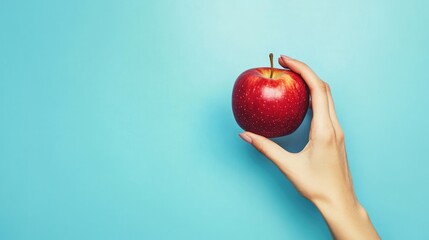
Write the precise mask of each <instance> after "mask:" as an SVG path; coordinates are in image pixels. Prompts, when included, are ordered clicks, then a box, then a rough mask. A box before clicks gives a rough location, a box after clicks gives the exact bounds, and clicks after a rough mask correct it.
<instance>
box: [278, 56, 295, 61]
mask: <svg viewBox="0 0 429 240" xmlns="http://www.w3.org/2000/svg"><path fill="white" fill-rule="evenodd" d="M280 56H281V57H282V59H283V60H293V58H291V57H288V56H286V55H280Z"/></svg>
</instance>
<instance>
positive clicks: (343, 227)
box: [313, 197, 380, 239]
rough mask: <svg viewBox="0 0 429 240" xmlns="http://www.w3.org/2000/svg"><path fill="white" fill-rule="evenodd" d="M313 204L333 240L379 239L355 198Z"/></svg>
mask: <svg viewBox="0 0 429 240" xmlns="http://www.w3.org/2000/svg"><path fill="white" fill-rule="evenodd" d="M334 200H335V201H334ZM313 203H314V204H315V205H316V207H317V208H318V209H319V211H320V213H321V214H322V216H323V218H324V219H325V221H326V223H327V224H328V225H329V228H330V229H331V232H332V233H333V235H334V238H335V239H380V238H379V236H378V234H377V232H376V231H375V228H374V226H373V225H372V223H371V220H370V219H369V215H368V213H367V212H366V210H365V208H364V207H363V206H362V205H361V204H360V203H359V201H358V200H357V199H356V198H355V197H353V198H352V199H349V200H345V199H343V200H341V199H330V200H324V201H321V200H317V201H313Z"/></svg>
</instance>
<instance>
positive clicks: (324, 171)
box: [240, 56, 380, 240]
mask: <svg viewBox="0 0 429 240" xmlns="http://www.w3.org/2000/svg"><path fill="white" fill-rule="evenodd" d="M279 63H280V64H281V65H282V66H283V67H287V68H290V69H291V70H292V71H294V72H296V73H298V74H300V75H301V76H302V78H303V79H304V80H305V82H306V83H307V85H308V87H309V89H310V92H311V97H312V108H313V119H312V122H311V128H310V137H309V142H308V144H307V145H306V146H305V148H304V149H303V150H302V151H301V152H299V153H290V152H288V151H286V150H284V149H283V148H282V147H280V146H279V145H277V144H276V143H274V142H273V141H271V140H269V139H267V138H265V137H262V136H259V135H257V134H254V133H251V132H244V133H242V134H240V136H241V137H242V138H243V139H244V140H245V141H247V142H249V143H250V144H252V145H253V146H254V147H255V148H256V149H258V150H259V151H260V152H261V153H262V154H264V155H265V156H266V157H267V158H269V159H270V160H271V161H273V163H274V164H276V165H277V166H278V167H279V169H280V170H281V171H282V172H283V173H284V174H285V175H286V177H288V178H289V180H290V181H291V182H292V183H293V184H294V186H295V187H296V188H297V190H298V191H299V192H300V193H301V194H302V195H303V196H304V197H306V198H307V199H309V200H310V201H311V202H313V203H314V204H315V205H316V207H317V208H318V209H319V211H320V212H321V214H322V215H323V217H324V219H325V221H326V222H327V224H328V226H329V229H330V230H331V233H332V235H333V236H334V238H335V239H347V240H349V239H380V237H379V236H378V234H377V232H376V230H375V228H374V226H373V225H372V223H371V221H370V219H369V217H368V214H367V212H366V211H365V209H364V208H363V207H362V206H361V204H360V203H359V201H358V199H357V198H356V195H355V193H354V190H353V183H352V179H351V175H350V171H349V167H348V164H347V155H346V149H345V145H344V134H343V131H342V129H341V127H340V124H339V122H338V119H337V116H336V113H335V108H334V102H333V100H332V95H331V90H330V88H329V85H328V84H326V83H325V82H323V81H322V80H320V78H319V77H318V76H317V75H316V74H315V73H314V72H313V71H312V70H311V69H310V68H309V67H308V66H307V65H306V64H304V63H302V62H300V61H298V60H295V59H291V58H289V57H286V56H282V57H281V58H279Z"/></svg>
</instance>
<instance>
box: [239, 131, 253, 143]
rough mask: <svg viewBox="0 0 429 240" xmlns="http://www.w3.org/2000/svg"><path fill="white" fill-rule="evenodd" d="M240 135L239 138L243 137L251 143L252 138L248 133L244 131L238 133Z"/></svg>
mask: <svg viewBox="0 0 429 240" xmlns="http://www.w3.org/2000/svg"><path fill="white" fill-rule="evenodd" d="M240 137H241V139H243V140H244V141H246V142H247V143H250V144H252V138H251V137H250V136H249V135H247V134H246V133H245V132H244V133H240Z"/></svg>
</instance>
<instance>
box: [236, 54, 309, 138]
mask: <svg viewBox="0 0 429 240" xmlns="http://www.w3.org/2000/svg"><path fill="white" fill-rule="evenodd" d="M270 61H271V68H269V67H260V68H253V69H249V70H247V71H245V72H243V73H242V74H241V75H240V76H238V78H237V80H236V81H235V84H234V89H233V92H232V110H233V113H234V117H235V120H236V121H237V123H238V125H239V126H240V127H241V128H243V129H244V130H245V131H250V132H253V133H256V134H259V135H262V136H265V137H268V138H273V137H281V136H285V135H288V134H291V133H292V132H294V131H295V130H296V129H297V128H298V127H299V125H301V123H302V121H303V120H304V117H305V114H306V112H307V109H308V104H309V90H308V87H307V85H306V84H305V82H304V80H303V79H302V78H301V76H299V75H298V74H296V73H294V72H292V71H291V70H286V69H277V68H273V55H272V54H270Z"/></svg>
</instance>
